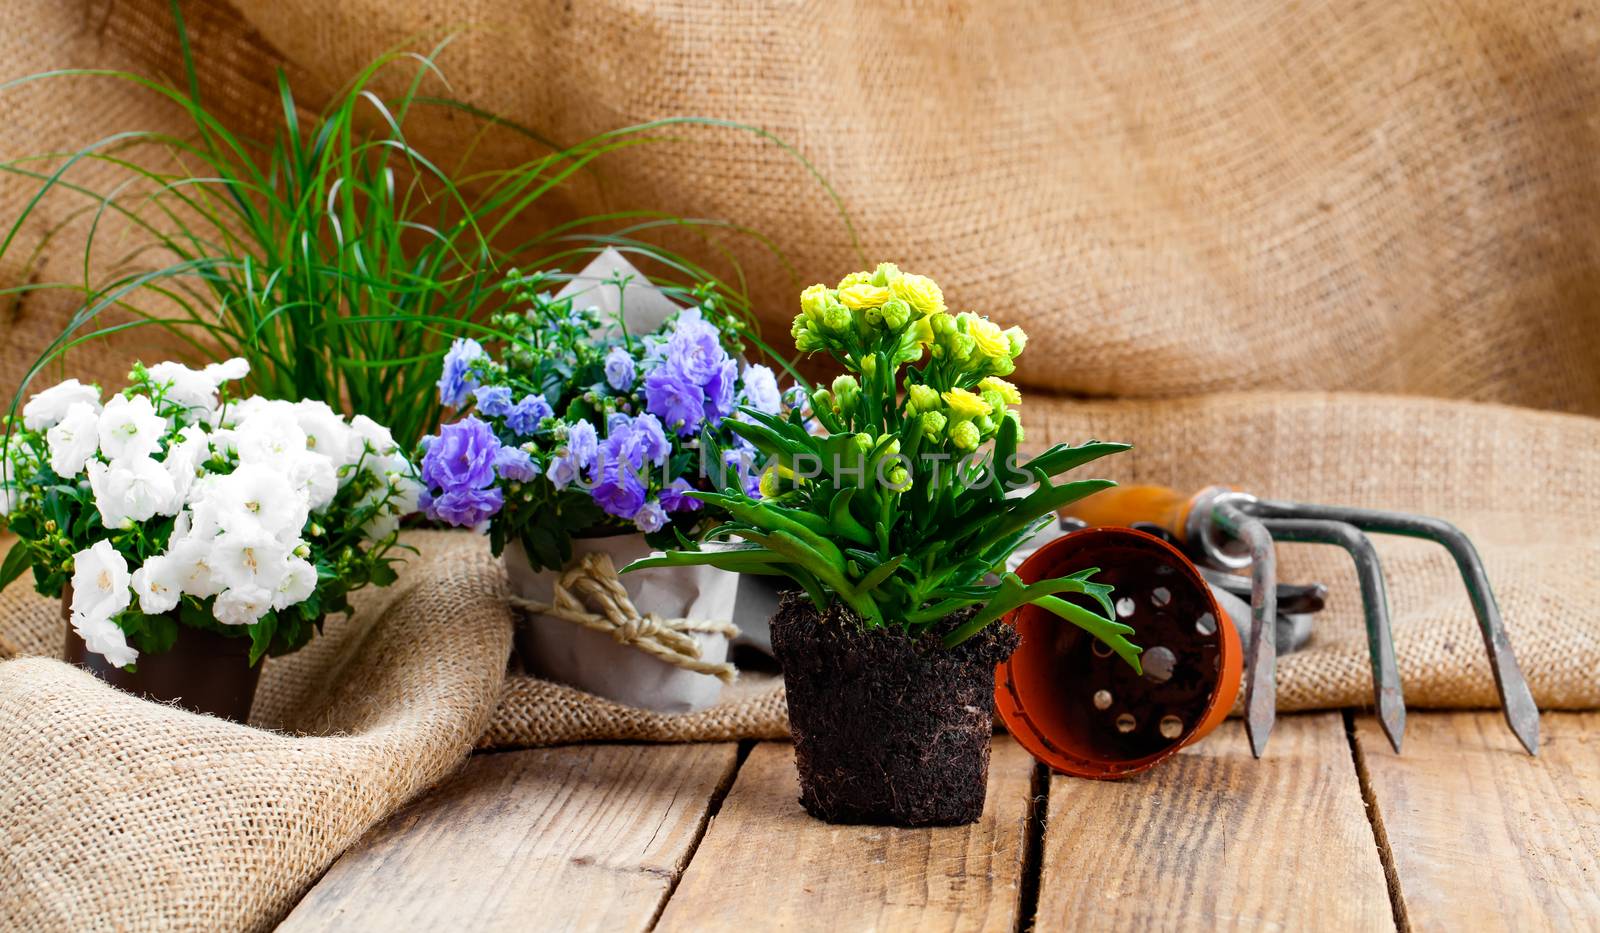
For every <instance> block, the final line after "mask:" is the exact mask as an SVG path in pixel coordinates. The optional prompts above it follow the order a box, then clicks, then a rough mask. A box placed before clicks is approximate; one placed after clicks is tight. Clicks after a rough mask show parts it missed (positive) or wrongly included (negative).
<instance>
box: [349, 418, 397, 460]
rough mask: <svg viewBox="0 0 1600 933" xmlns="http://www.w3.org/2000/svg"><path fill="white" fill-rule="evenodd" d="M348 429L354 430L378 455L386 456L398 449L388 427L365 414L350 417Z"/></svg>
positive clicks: (369, 448)
mask: <svg viewBox="0 0 1600 933" xmlns="http://www.w3.org/2000/svg"><path fill="white" fill-rule="evenodd" d="M350 429H351V430H352V431H354V432H355V434H356V437H358V438H360V439H361V440H362V441H365V442H366V445H367V449H368V450H371V451H372V452H373V453H375V454H377V455H379V456H380V457H387V456H389V455H390V454H392V453H394V452H395V451H396V450H399V449H400V447H399V445H398V444H396V443H395V442H394V435H393V434H391V433H389V429H388V428H386V427H384V426H383V425H381V424H379V423H378V422H376V421H373V420H372V419H371V418H368V417H367V416H366V415H356V416H355V417H354V418H351V419H350Z"/></svg>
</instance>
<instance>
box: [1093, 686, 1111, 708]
mask: <svg viewBox="0 0 1600 933" xmlns="http://www.w3.org/2000/svg"><path fill="white" fill-rule="evenodd" d="M1094 708H1095V709H1110V708H1111V691H1110V690H1096V691H1095V692H1094Z"/></svg>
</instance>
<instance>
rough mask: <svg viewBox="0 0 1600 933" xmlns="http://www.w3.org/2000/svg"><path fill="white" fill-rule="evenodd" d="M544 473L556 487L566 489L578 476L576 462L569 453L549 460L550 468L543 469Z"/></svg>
mask: <svg viewBox="0 0 1600 933" xmlns="http://www.w3.org/2000/svg"><path fill="white" fill-rule="evenodd" d="M544 475H545V478H546V479H548V480H550V485H552V486H554V487H555V488H556V489H558V490H560V489H566V488H567V487H568V486H570V485H572V481H573V480H575V479H577V478H578V462H577V461H576V460H574V459H572V457H571V455H570V454H569V455H565V456H557V457H554V458H552V459H551V460H550V468H549V469H548V470H545V473H544Z"/></svg>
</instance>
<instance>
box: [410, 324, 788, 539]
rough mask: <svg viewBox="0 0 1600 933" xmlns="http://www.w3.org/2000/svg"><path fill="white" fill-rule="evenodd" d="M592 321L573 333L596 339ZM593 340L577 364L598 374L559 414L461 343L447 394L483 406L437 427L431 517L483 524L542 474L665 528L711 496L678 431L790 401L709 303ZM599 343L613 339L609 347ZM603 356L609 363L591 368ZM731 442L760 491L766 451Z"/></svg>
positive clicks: (735, 458) (564, 396) (430, 463)
mask: <svg viewBox="0 0 1600 933" xmlns="http://www.w3.org/2000/svg"><path fill="white" fill-rule="evenodd" d="M584 320H585V321H587V320H588V319H587V318H585V319H584ZM561 326H562V325H560V322H558V326H557V330H558V331H561ZM592 330H593V327H592V322H589V324H586V326H585V327H584V328H582V329H581V332H575V333H576V336H575V337H574V338H573V339H580V340H588V339H589V337H588V335H589V333H590V332H591V331H592ZM562 332H563V333H564V331H562ZM586 347H587V349H588V350H589V355H588V356H587V357H581V358H580V356H577V355H574V356H573V358H572V362H571V363H569V364H568V365H569V368H571V369H572V371H573V372H577V371H579V370H582V371H584V372H585V373H589V374H592V375H586V376H585V377H584V378H583V379H582V381H581V382H582V384H579V380H576V379H573V380H570V381H571V383H572V384H570V385H568V386H566V387H565V388H564V389H563V390H562V391H561V394H560V396H559V399H558V400H557V401H558V403H559V404H560V405H561V406H562V408H563V411H562V413H560V414H558V413H557V412H556V411H555V408H554V405H553V404H552V399H551V398H550V397H547V396H546V395H544V394H541V393H527V394H522V395H521V397H520V398H518V393H519V392H520V391H521V390H519V389H517V388H516V387H515V386H516V381H515V380H513V379H511V378H504V379H502V376H504V377H510V376H511V375H512V374H511V373H510V372H508V371H507V370H505V369H504V368H503V367H502V366H501V365H500V364H497V363H494V362H493V361H492V360H490V359H489V358H488V356H487V354H486V353H485V351H484V348H483V347H481V346H479V345H478V344H477V343H476V342H475V341H472V340H468V339H461V340H457V341H456V342H455V344H454V345H452V346H451V348H450V351H449V352H448V353H447V354H446V355H445V359H444V366H443V372H442V373H441V375H440V377H439V397H440V399H441V400H442V401H443V402H444V403H445V404H446V405H449V406H451V407H456V408H460V407H464V406H471V408H472V409H473V411H474V414H471V415H468V416H466V417H464V418H462V419H461V420H460V421H457V422H456V423H454V424H450V425H446V426H445V427H444V428H442V429H441V430H440V432H439V435H438V436H437V437H433V438H428V439H427V441H429V442H431V443H429V446H428V447H427V453H426V455H425V456H424V457H423V459H422V479H423V481H424V484H425V486H426V490H425V492H424V494H423V496H422V507H423V510H424V512H425V513H426V514H427V515H428V516H429V517H430V518H432V519H435V520H437V521H443V522H448V523H449V524H452V525H468V526H477V527H480V528H481V527H483V526H484V525H485V524H486V523H487V522H488V521H489V520H490V519H492V518H493V517H494V516H495V515H497V514H499V513H500V511H501V509H502V508H503V507H504V505H505V502H506V497H507V496H508V495H510V492H509V491H508V490H507V489H506V487H507V485H508V484H515V483H527V482H533V481H535V480H537V479H539V478H540V477H541V476H542V477H543V478H544V479H545V480H548V482H549V488H553V489H554V490H555V491H557V492H558V493H564V494H574V493H576V494H583V495H587V496H588V497H590V498H591V499H592V500H593V501H594V503H595V504H596V505H598V506H599V507H600V509H601V510H602V511H604V512H605V514H607V515H609V516H612V517H614V518H615V519H620V520H622V521H628V522H632V523H633V524H634V526H635V527H637V528H638V529H639V530H640V531H642V532H645V533H651V532H656V531H660V530H661V529H663V528H665V527H666V526H667V525H668V523H669V522H670V521H671V518H672V515H673V514H674V513H689V512H695V511H698V510H700V509H701V508H703V505H702V503H701V502H700V500H698V499H696V498H694V496H693V495H692V493H693V492H694V490H695V488H696V487H695V485H694V483H693V481H692V479H690V478H687V477H684V476H677V475H674V473H673V472H672V471H671V470H670V466H671V465H672V463H673V457H674V453H675V452H677V451H678V450H680V447H681V444H680V442H679V441H678V440H677V439H678V438H690V437H694V436H695V435H697V434H698V433H699V432H700V430H701V429H702V428H705V427H710V428H718V427H720V426H721V425H722V423H723V422H724V421H725V420H727V419H729V418H731V417H733V416H734V414H735V412H737V411H738V410H739V407H740V406H741V405H748V406H749V407H750V408H752V409H754V410H756V411H760V412H764V413H768V414H778V413H779V412H781V411H782V408H783V396H782V395H781V393H780V392H779V389H778V382H777V377H776V376H775V374H774V373H773V372H772V370H771V369H768V368H767V367H765V366H744V365H743V364H742V363H741V362H740V361H739V360H738V359H735V358H734V357H732V356H730V355H729V354H728V351H727V350H726V349H725V348H724V347H723V344H722V334H721V332H720V331H719V330H718V328H717V327H716V326H715V325H713V324H712V323H710V322H709V321H707V320H706V319H705V318H704V317H703V316H702V314H701V312H700V310H699V309H697V308H690V309H688V310H685V311H682V312H680V313H679V314H678V315H677V316H676V317H675V318H674V319H673V320H672V321H671V322H670V323H668V324H667V326H666V327H664V328H662V329H661V330H660V331H658V332H656V333H653V334H645V335H641V336H639V337H637V338H633V339H630V340H629V341H628V342H627V343H625V344H621V345H616V346H611V347H609V349H608V350H606V348H605V346H604V345H601V346H600V347H595V346H593V345H592V344H587V345H586ZM599 350H606V352H605V353H604V356H603V357H598V356H597V355H596V353H597V352H598V351H599ZM582 360H587V362H584V361H582ZM593 362H598V363H599V364H600V365H599V366H598V367H597V368H593V369H590V368H586V367H588V366H590V365H591V364H592V363H593ZM507 383H511V384H507ZM521 384H522V385H524V386H525V385H527V383H526V382H523V383H521ZM579 412H586V413H588V414H586V415H582V416H580V415H579V414H578V413H579ZM722 443H724V444H727V445H728V446H727V447H726V448H725V450H726V452H727V453H728V455H729V457H730V464H729V465H730V467H731V468H733V469H736V470H738V474H739V476H740V479H741V480H742V483H741V485H742V486H744V487H745V488H746V489H747V490H748V491H750V492H751V493H752V494H756V492H757V491H758V487H759V475H758V471H755V470H752V466H753V465H754V463H753V461H754V456H753V455H754V451H753V450H752V449H750V448H749V446H748V445H747V444H744V443H743V442H742V441H740V439H739V438H737V437H729V438H724V439H723V440H722ZM680 472H681V471H680ZM512 488H513V489H515V488H516V487H512ZM567 490H572V491H573V492H571V493H565V492H564V491H567ZM578 490H581V493H577V491H578ZM518 494H519V495H520V494H521V493H520V491H519V492H518ZM551 520H552V521H556V522H557V523H559V521H560V519H559V517H552V518H551ZM577 530H578V529H574V531H577Z"/></svg>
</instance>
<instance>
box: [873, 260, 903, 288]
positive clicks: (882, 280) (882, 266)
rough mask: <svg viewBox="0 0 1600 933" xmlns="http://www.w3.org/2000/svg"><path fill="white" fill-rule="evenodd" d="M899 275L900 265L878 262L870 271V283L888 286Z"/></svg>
mask: <svg viewBox="0 0 1600 933" xmlns="http://www.w3.org/2000/svg"><path fill="white" fill-rule="evenodd" d="M899 277H900V267H899V266H897V265H895V264H894V263H892V262H880V263H878V268H877V269H876V270H874V271H873V273H872V284H874V285H882V286H884V287H886V288H887V287H888V286H890V285H892V284H893V283H894V280H895V279H898V278H899Z"/></svg>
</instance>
